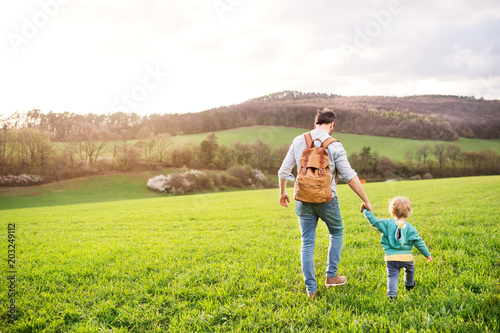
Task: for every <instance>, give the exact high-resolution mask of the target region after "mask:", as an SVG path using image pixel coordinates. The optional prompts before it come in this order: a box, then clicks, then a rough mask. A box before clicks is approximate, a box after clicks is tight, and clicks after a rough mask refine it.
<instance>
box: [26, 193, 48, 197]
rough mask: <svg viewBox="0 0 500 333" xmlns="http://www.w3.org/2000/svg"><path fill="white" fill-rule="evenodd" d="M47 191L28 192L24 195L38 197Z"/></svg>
mask: <svg viewBox="0 0 500 333" xmlns="http://www.w3.org/2000/svg"><path fill="white" fill-rule="evenodd" d="M44 194H45V193H42V192H33V193H28V194H25V195H24V196H25V197H36V196H39V195H44Z"/></svg>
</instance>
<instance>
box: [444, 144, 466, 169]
mask: <svg viewBox="0 0 500 333" xmlns="http://www.w3.org/2000/svg"><path fill="white" fill-rule="evenodd" d="M461 153H462V149H461V148H460V147H459V146H457V145H455V144H451V145H449V146H448V147H447V148H446V157H447V158H448V159H449V160H450V161H451V165H452V167H453V169H455V168H456V166H457V162H458V161H459V158H460V154H461Z"/></svg>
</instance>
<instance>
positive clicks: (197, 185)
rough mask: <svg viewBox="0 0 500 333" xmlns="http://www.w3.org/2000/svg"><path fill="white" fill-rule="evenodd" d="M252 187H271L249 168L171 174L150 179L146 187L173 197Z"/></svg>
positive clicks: (256, 171) (265, 179) (259, 173)
mask: <svg viewBox="0 0 500 333" xmlns="http://www.w3.org/2000/svg"><path fill="white" fill-rule="evenodd" d="M245 185H252V187H254V188H267V187H270V186H271V183H270V181H269V179H267V177H266V176H265V175H264V174H263V173H262V171H260V170H257V169H252V168H251V167H249V166H237V167H233V168H231V170H230V171H228V172H225V171H224V172H221V173H215V172H209V173H205V172H203V171H199V170H188V171H185V172H183V173H172V174H170V175H168V176H164V175H159V176H156V177H154V178H151V179H149V180H148V182H147V186H148V187H149V188H150V189H151V190H153V191H157V192H166V193H172V194H174V195H177V194H184V193H188V192H196V191H202V190H213V189H215V188H219V189H223V190H224V189H226V187H232V188H243V187H244V186H245Z"/></svg>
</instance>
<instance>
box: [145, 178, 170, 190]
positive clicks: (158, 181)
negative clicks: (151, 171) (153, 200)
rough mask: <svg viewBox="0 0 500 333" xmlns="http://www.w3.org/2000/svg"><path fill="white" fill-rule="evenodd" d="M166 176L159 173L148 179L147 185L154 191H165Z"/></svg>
mask: <svg viewBox="0 0 500 333" xmlns="http://www.w3.org/2000/svg"><path fill="white" fill-rule="evenodd" d="M166 185H167V177H165V176H164V175H159V176H156V177H153V178H150V179H149V180H148V183H147V186H148V187H149V188H150V189H152V190H153V191H156V192H166V190H167V186H166Z"/></svg>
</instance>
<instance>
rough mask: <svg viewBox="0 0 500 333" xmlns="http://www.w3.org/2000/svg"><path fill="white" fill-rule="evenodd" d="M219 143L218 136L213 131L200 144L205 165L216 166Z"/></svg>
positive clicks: (201, 158)
mask: <svg viewBox="0 0 500 333" xmlns="http://www.w3.org/2000/svg"><path fill="white" fill-rule="evenodd" d="M218 148H219V144H218V143H217V136H216V135H215V134H214V133H211V134H209V135H208V136H207V138H206V139H205V140H203V141H202V142H201V144H200V160H201V162H202V163H203V165H204V166H205V167H207V168H213V167H214V160H215V157H216V155H217V149H218Z"/></svg>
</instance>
